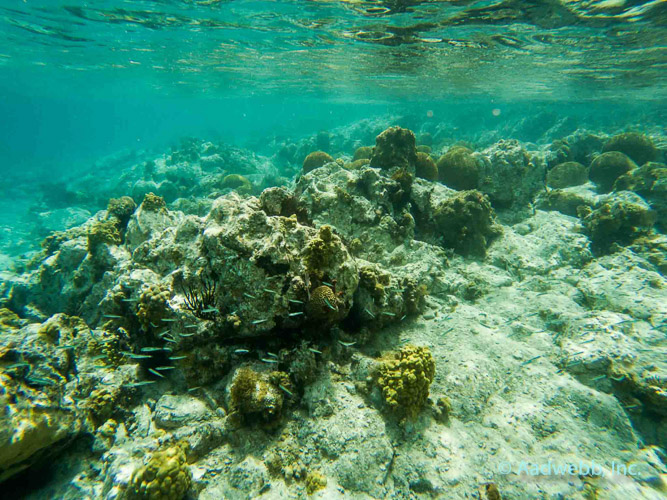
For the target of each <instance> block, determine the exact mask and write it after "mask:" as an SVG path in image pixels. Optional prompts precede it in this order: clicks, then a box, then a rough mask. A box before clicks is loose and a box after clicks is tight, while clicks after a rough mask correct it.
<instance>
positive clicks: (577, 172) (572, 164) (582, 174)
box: [547, 161, 588, 189]
mask: <svg viewBox="0 0 667 500" xmlns="http://www.w3.org/2000/svg"><path fill="white" fill-rule="evenodd" d="M587 181H588V169H587V168H586V167H584V166H583V165H582V164H581V163H578V162H576V161H566V162H564V163H559V164H558V165H556V166H555V167H554V168H552V169H551V170H549V173H548V174H547V185H548V186H550V187H552V188H556V189H562V188H566V187H569V186H579V185H581V184H585V183H586V182H587Z"/></svg>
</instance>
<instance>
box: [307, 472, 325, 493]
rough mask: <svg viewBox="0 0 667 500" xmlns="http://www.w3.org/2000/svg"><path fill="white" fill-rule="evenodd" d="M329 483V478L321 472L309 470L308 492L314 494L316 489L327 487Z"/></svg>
mask: <svg viewBox="0 0 667 500" xmlns="http://www.w3.org/2000/svg"><path fill="white" fill-rule="evenodd" d="M326 485H327V478H326V477H324V476H323V475H322V474H321V473H319V472H309V473H308V475H307V476H306V492H307V493H308V494H309V495H312V494H313V493H315V492H316V491H319V490H321V489H323V488H325V487H326Z"/></svg>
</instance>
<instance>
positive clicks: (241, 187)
mask: <svg viewBox="0 0 667 500" xmlns="http://www.w3.org/2000/svg"><path fill="white" fill-rule="evenodd" d="M222 187H224V188H230V189H234V190H236V191H237V192H239V193H241V194H250V193H252V182H250V180H248V178H247V177H245V176H243V175H239V174H229V175H228V176H226V177H225V178H224V179H223V180H222Z"/></svg>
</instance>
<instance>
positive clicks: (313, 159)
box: [303, 151, 334, 174]
mask: <svg viewBox="0 0 667 500" xmlns="http://www.w3.org/2000/svg"><path fill="white" fill-rule="evenodd" d="M332 161H334V159H333V158H332V157H331V155H329V154H328V153H325V152H324V151H314V152H312V153H310V154H309V155H308V156H306V159H305V160H303V173H304V174H307V173H308V172H310V171H311V170H315V169H316V168H320V167H321V166H322V165H326V164H327V163H331V162H332Z"/></svg>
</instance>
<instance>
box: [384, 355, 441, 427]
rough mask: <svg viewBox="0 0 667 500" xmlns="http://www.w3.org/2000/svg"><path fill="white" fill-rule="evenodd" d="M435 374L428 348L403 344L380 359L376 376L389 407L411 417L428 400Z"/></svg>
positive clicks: (394, 411)
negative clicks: (396, 350)
mask: <svg viewBox="0 0 667 500" xmlns="http://www.w3.org/2000/svg"><path fill="white" fill-rule="evenodd" d="M434 377H435V361H434V360H433V356H432V355H431V351H430V350H429V349H428V348H427V347H418V346H414V345H405V346H403V347H401V349H400V350H399V351H398V352H394V353H391V354H390V355H389V356H388V357H387V358H386V359H384V360H383V361H382V362H381V363H380V366H379V367H378V370H377V378H376V380H377V384H378V386H379V387H380V390H381V392H382V396H383V398H384V401H385V403H386V404H387V406H388V408H389V409H390V410H391V411H392V412H393V413H395V414H396V415H398V416H400V417H402V418H414V417H416V416H417V415H418V414H419V412H420V411H421V409H422V408H423V407H424V405H425V404H426V402H427V400H428V391H429V387H430V385H431V382H433V378H434Z"/></svg>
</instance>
